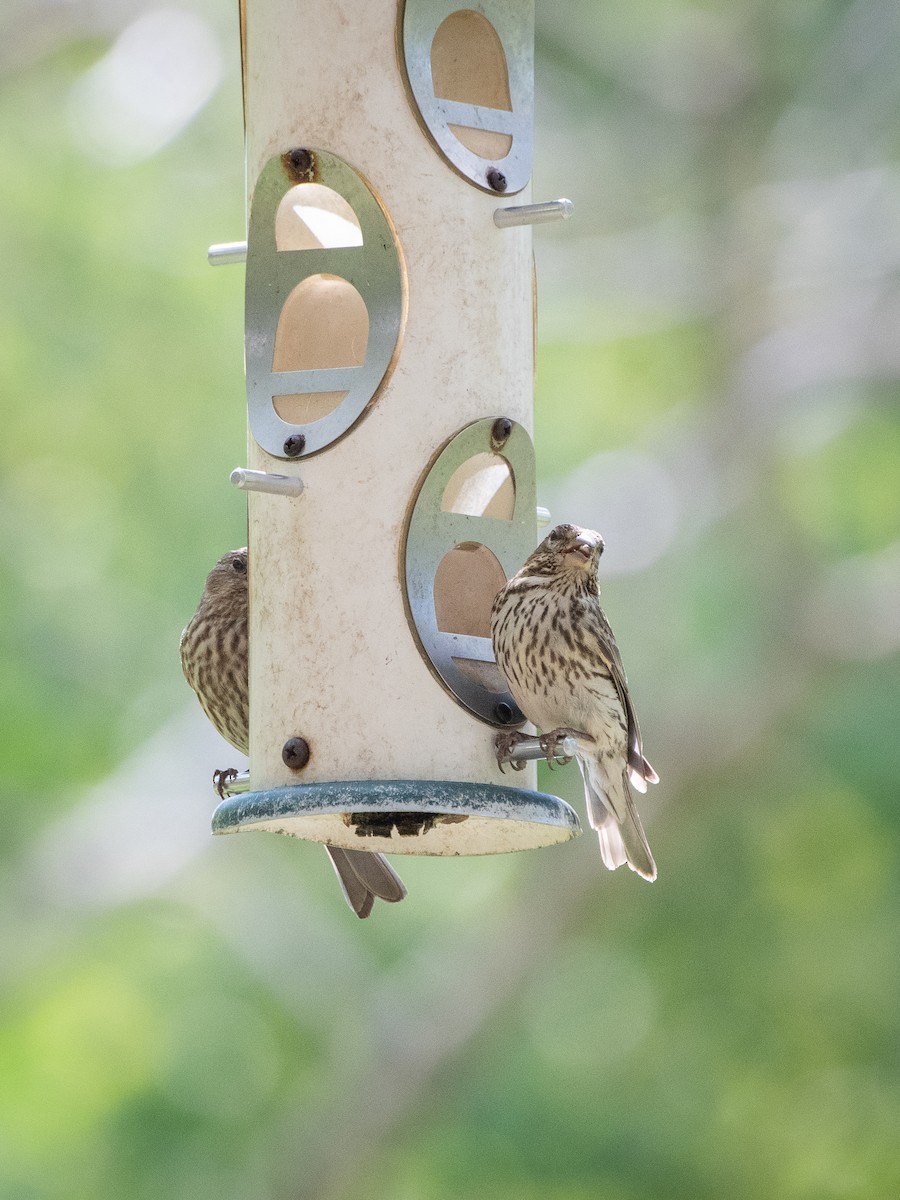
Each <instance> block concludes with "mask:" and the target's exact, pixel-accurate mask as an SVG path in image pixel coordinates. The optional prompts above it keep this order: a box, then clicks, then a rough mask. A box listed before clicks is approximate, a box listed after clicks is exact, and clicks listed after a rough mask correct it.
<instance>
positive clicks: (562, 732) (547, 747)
mask: <svg viewBox="0 0 900 1200" xmlns="http://www.w3.org/2000/svg"><path fill="white" fill-rule="evenodd" d="M566 738H579V739H580V740H581V741H586V742H592V741H593V740H594V739H593V738H592V737H590V736H589V734H586V733H585V732H584V731H583V730H581V729H572V728H570V726H568V725H561V726H560V727H559V729H551V731H550V732H549V733H542V734H541V736H540V737H539V738H538V741H539V742H540V743H541V749H542V750H543V752H544V754H545V755H546V757H547V765H548V766H549V767H550V769H551V770H552V769H553V764H554V762H559V763H561V764H562V765H563V766H565V765H566V763H570V762H571V761H572V755H571V754H563V752H562V744H563V742H564V741H565V740H566Z"/></svg>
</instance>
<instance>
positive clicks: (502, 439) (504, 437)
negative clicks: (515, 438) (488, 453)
mask: <svg viewBox="0 0 900 1200" xmlns="http://www.w3.org/2000/svg"><path fill="white" fill-rule="evenodd" d="M512 428H513V423H512V421H511V420H510V419H509V417H498V418H497V420H496V421H495V422H494V424H493V425H492V426H491V449H492V450H501V449H502V448H503V447H504V446H505V445H506V443H507V442H508V441H509V435H510V434H511V433H512Z"/></svg>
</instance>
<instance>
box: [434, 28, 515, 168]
mask: <svg viewBox="0 0 900 1200" xmlns="http://www.w3.org/2000/svg"><path fill="white" fill-rule="evenodd" d="M431 76H432V79H433V80H434V94H435V97H436V98H437V99H439V100H455V101H456V102H457V103H461V104H477V105H479V106H480V107H483V108H496V109H500V110H502V111H503V112H512V101H511V99H510V92H509V70H508V67H507V63H506V55H505V53H504V51H503V43H502V42H501V41H500V37H499V35H498V33H497V31H496V29H495V28H494V27H493V25H492V24H491V23H490V21H489V20H488V19H487V17H484V16H482V14H481V13H477V12H473V11H472V9H469V8H465V9H460V10H459V11H458V12H455V13H451V14H450V16H449V17H447V18H446V19H445V20H444V21H442V22H441V24H440V25H439V26H438V30H437V33H436V34H435V35H434V41H433V42H432V44H431ZM449 128H450V129H451V131H452V132H453V134H454V136H455V137H457V138H458V139H459V141H460V142H462V144H463V145H464V146H465V148H466V149H467V150H469V151H471V153H472V154H477V155H478V157H479V158H485V159H489V160H493V161H497V162H499V161H500V160H501V159H503V158H506V156H507V155H508V154H509V152H510V149H511V148H512V137H511V135H510V134H508V133H498V132H496V131H494V130H490V129H473V128H471V127H470V126H468V125H450V126H449Z"/></svg>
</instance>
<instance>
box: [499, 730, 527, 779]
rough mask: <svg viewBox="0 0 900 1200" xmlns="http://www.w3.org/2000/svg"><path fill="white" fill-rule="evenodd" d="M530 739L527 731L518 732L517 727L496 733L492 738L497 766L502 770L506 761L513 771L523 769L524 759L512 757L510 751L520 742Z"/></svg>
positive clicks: (524, 765)
mask: <svg viewBox="0 0 900 1200" xmlns="http://www.w3.org/2000/svg"><path fill="white" fill-rule="evenodd" d="M530 740H531V739H530V738H529V737H528V734H527V733H520V732H519V730H518V729H509V730H507V731H506V733H498V734H497V736H496V737H495V738H494V750H495V751H496V754H497V766H498V767H499V768H500V770H501V771H502V770H504V768H505V766H506V764H507V763H509V765H510V766H511V767H512V769H513V770H514V771H524V770H525V767H526V763H525V762H524V760H522V759H519V760H518V761H517V760H515V759H513V758H512V753H513V751H514V750H515V748H516V746H518V745H519V744H520V743H521V742H527V741H530Z"/></svg>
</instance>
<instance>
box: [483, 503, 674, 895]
mask: <svg viewBox="0 0 900 1200" xmlns="http://www.w3.org/2000/svg"><path fill="white" fill-rule="evenodd" d="M602 553H603V538H602V537H601V536H600V534H599V533H594V531H593V530H591V529H579V528H578V526H577V525H558V526H557V527H556V528H555V529H554V530H553V531H552V532H551V533H550V534H548V536H547V537H546V538H545V539H544V540H543V542H541V544H540V546H538V548H537V550H535V551H534V553H533V554H532V555H531V557H530V558H529V559H528V561H527V562H526V563H525V565H524V566H523V567H522V569H521V571H519V572H518V574H516V575H514V576H513V577H512V579H511V580H510V581H509V583H507V585H506V586H505V587H504V588H503V590H502V591H501V592H500V593H499V595H498V596H497V598H496V600H495V601H494V607H493V611H492V613H491V633H492V636H493V641H494V653H495V654H496V657H497V665H498V666H499V667H500V670H501V671H502V672H503V674H504V675H505V676H506V681H507V683H508V684H509V690H510V692H511V693H512V695H513V697H514V699H515V700H516V703H517V704H518V705H519V707H520V708H521V710H522V712H523V713H525V715H526V716H527V717H528V719H529V721H531V722H532V723H533V724H534V725H537V726H538V727H539V728H540V729H541V730H542V731H543V733H544V737H543V738H542V743H543V745H544V749H545V750H546V751H547V754H548V758H549V757H550V756H551V754H552V752H553V750H554V749H555V746H556V744H557V743H558V741H559V739H560V738H561V737H563V736H565V735H566V734H568V735H571V736H574V737H575V739H576V746H577V750H576V758H577V759H578V765H579V767H580V768H581V774H582V776H583V777H584V788H585V796H586V801H587V811H588V817H589V819H590V822H591V826H592V828H594V829H596V831H597V835H598V837H599V838H600V855H601V857H602V859H603V862H604V863H605V864H606V866H607V867H609V869H610V870H611V871H613V870H615V868H616V867H620V866H622V864H623V863H626V862H627V863H628V865H629V867H631V869H632V871H636V872H637V873H638V875H642V876H643V877H644V879H651V880H652V879H655V878H656V863H655V862H654V861H653V855H652V854H651V853H650V847H649V845H648V844H647V837H646V835H645V833H644V830H643V827H642V825H641V821H640V818H639V817H638V814H637V812H636V811H635V807H634V804H633V802H632V799H631V792H630V789H629V787H628V781H629V779H630V780H631V783H632V784H633V785H634V787H636V788H637V789H638V791H640V792H645V791H646V790H647V784H648V783H658V782H659V776H658V775H657V774H656V772H655V771H654V770H653V768H652V767H651V766H650V764H649V763H648V762H647V760H646V758H644V752H643V747H642V745H641V731H640V729H639V728H638V723H637V717H636V716H635V715H634V708H633V707H632V704H631V697H630V696H629V695H628V685H627V681H626V679H625V671H624V668H623V667H622V659H621V658H620V656H619V650H618V647H617V646H616V641H615V638H614V637H613V633H612V630H611V629H610V627H609V623H608V622H607V620H606V617H605V616H604V615H603V610H602V609H601V607H600V587H599V585H598V582H597V563H598V560H599V558H600V555H601V554H602ZM516 736H517V735H516V734H512V735H507V740H508V741H509V743H510V744H511V745H514V744H515V740H516ZM500 740H503V739H502V738H501V739H500ZM498 744H499V743H498Z"/></svg>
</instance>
